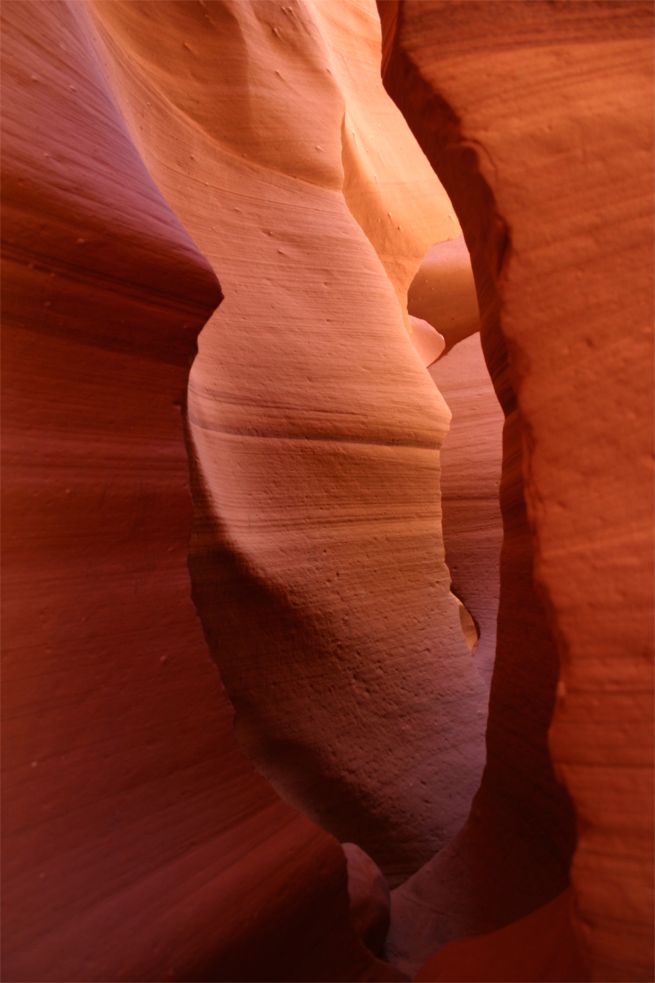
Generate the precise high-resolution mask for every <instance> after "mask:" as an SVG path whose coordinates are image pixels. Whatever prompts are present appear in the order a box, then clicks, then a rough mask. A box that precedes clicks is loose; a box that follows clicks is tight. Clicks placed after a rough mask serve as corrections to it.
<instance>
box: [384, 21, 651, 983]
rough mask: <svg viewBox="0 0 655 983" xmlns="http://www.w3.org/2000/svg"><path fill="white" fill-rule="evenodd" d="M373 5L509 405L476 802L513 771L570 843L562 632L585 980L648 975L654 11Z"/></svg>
mask: <svg viewBox="0 0 655 983" xmlns="http://www.w3.org/2000/svg"><path fill="white" fill-rule="evenodd" d="M382 12H383V17H384V20H385V22H386V24H387V27H388V37H387V43H386V45H385V48H386V62H387V74H386V84H387V86H388V88H389V89H390V91H391V92H392V93H393V95H394V97H395V98H396V100H397V101H398V103H399V105H400V106H401V108H402V110H403V113H404V114H405V116H406V118H407V119H408V121H409V123H410V125H411V126H412V129H413V130H414V132H415V134H416V135H417V136H418V138H419V140H420V142H421V144H422V146H423V148H424V150H425V151H426V153H427V155H428V157H429V158H430V160H431V162H432V163H433V165H434V167H435V169H436V171H437V173H438V174H439V176H440V177H441V179H442V181H443V183H444V186H445V187H446V189H447V190H448V192H449V194H450V196H451V198H452V200H453V203H454V205H455V207H456V209H457V212H458V215H459V218H460V221H461V222H462V227H463V230H464V234H465V237H466V241H467V244H468V246H469V248H470V251H471V258H472V262H473V270H474V273H475V277H476V285H477V288H478V297H479V301H480V308H481V314H482V337H483V345H484V348H485V354H486V357H487V362H488V364H489V366H490V369H491V371H492V375H493V377H494V383H495V386H496V389H497V392H498V394H499V397H500V398H501V401H502V402H503V405H504V407H505V410H506V413H507V414H508V418H507V423H506V436H505V451H504V465H503V491H502V492H501V497H502V500H503V503H504V504H503V512H504V517H505V541H504V546H503V558H502V561H501V601H500V616H499V638H498V656H497V667H496V673H495V675H494V682H493V686H492V695H491V705H490V724H489V732H488V766H487V772H486V775H485V781H484V782H483V792H482V793H481V796H480V798H479V800H478V805H480V804H482V801H483V796H484V790H485V788H489V789H493V788H500V787H502V788H503V789H504V794H505V795H507V796H511V797H512V799H513V800H514V805H515V807H518V809H519V811H520V812H521V813H522V814H523V815H524V816H527V815H528V814H529V812H530V811H531V810H532V812H533V816H534V820H535V823H537V824H538V828H539V833H538V834H537V835H539V836H540V837H541V839H542V842H548V840H549V839H550V841H551V842H552V843H553V844H555V842H556V841H557V840H559V842H560V844H561V847H559V848H558V849H559V850H561V849H562V848H564V846H565V844H566V839H567V835H566V823H565V816H564V813H563V812H562V809H561V808H559V807H558V808H557V809H556V810H555V811H553V807H554V806H555V802H556V800H555V798H553V793H554V790H555V787H554V786H553V785H552V783H551V782H549V781H546V783H545V784H543V782H544V778H545V776H546V774H547V771H548V756H547V749H546V745H545V740H544V738H545V728H546V727H547V726H548V724H549V722H550V717H551V705H552V704H553V702H554V696H555V694H554V687H555V678H556V675H557V660H556V657H555V653H554V649H553V646H552V645H549V644H548V643H547V638H548V626H550V628H551V630H552V631H553V633H554V635H555V637H556V639H557V652H558V653H559V658H560V659H561V668H560V669H559V682H558V684H557V704H556V708H555V717H554V723H553V727H552V731H551V735H550V746H551V749H552V755H553V760H554V762H555V765H556V768H557V772H558V775H559V776H560V777H561V778H562V779H563V780H564V781H565V782H566V785H567V787H568V789H569V790H570V792H571V795H572V797H573V800H574V802H575V806H576V810H577V816H578V839H577V846H576V852H575V857H574V860H573V867H572V882H573V907H572V908H571V913H572V918H573V926H574V929H575V934H576V937H577V938H578V939H579V941H580V942H581V943H582V945H583V948H584V953H585V958H586V960H587V961H588V962H589V965H590V969H591V973H592V974H593V978H594V979H602V980H606V981H607V980H626V979H630V980H648V979H651V974H652V907H651V904H652V901H651V898H650V896H649V895H650V889H649V885H650V884H651V878H652V840H651V838H650V834H649V832H648V831H649V830H651V829H652V805H653V795H652V770H651V769H652V755H651V742H652V667H651V661H650V656H649V652H650V651H651V649H652V621H651V615H650V611H651V605H652V596H653V578H652V562H651V561H652V529H651V522H652V504H653V502H652V470H651V465H652V461H651V459H650V458H651V454H650V447H651V436H652V406H651V403H650V398H649V391H650V385H651V381H652V380H651V372H650V366H651V365H652V336H651V331H650V328H649V322H650V318H651V313H652V311H651V301H652V296H651V289H650V282H649V278H650V274H651V272H652V265H653V264H652V256H653V241H652V226H651V223H650V219H649V209H651V207H652V181H651V161H652V140H653V129H652V106H651V102H650V99H649V96H648V93H651V92H652V82H653V52H652V44H651V37H652V10H651V9H650V8H649V7H647V6H646V5H643V4H639V3H620V4H613V3H607V4H577V3H573V4H565V5H552V4H547V3H531V4H522V3H503V4H500V5H497V4H496V5H493V6H492V5H489V4H484V3H466V4H459V3H430V4H423V3H412V2H407V3H404V4H402V5H401V6H400V7H399V8H398V7H397V6H396V5H392V4H384V3H383V4H382ZM619 420H622V421H629V423H628V425H627V428H626V426H624V425H620V424H619V423H618V421H619ZM521 476H523V480H524V482H525V499H526V501H527V504H528V514H529V522H530V528H529V529H528V525H527V524H526V521H525V518H524V517H523V516H524V515H525V513H524V507H523V505H522V504H521V498H522V497H523V496H522V494H521ZM526 518H527V517H526ZM531 543H533V544H534V548H535V571H536V577H537V580H538V583H539V595H538V596H537V595H535V594H534V593H533V592H532V591H531V589H530V588H529V579H530V578H531V570H532V561H531V559H530V552H531V548H532V547H531ZM521 577H522V578H523V581H524V582H523V589H524V591H527V593H525V594H524V596H523V597H519V595H518V594H517V593H516V591H517V588H518V586H519V583H520V578H521ZM538 597H543V598H544V601H545V603H546V604H547V609H548V617H547V620H546V618H545V617H544V616H543V614H542V615H539V619H538V624H539V632H538V633H536V625H537V622H534V621H533V626H532V627H529V624H528V620H527V619H528V618H532V617H533V615H531V614H530V612H531V611H532V612H533V614H534V615H535V616H536V615H537V611H538V604H539V600H538ZM519 613H520V620H519ZM528 629H529V630H528ZM538 639H540V640H541V641H540V642H539V645H540V647H541V652H540V653H537V652H536V650H535V641H536V640H538ZM544 644H545V645H546V647H545V648H544ZM539 667H541V671H542V682H541V684H539V685H537V684H536V673H537V671H538V669H539ZM539 690H541V694H542V695H541V697H540V696H539ZM529 718H532V719H529ZM540 735H542V736H540ZM519 776H520V777H519ZM549 785H550V789H551V792H550V793H547V792H546V790H547V788H548V786H549ZM549 801H550V802H551V803H552V806H549V804H548V803H549ZM531 803H532V804H531ZM536 803H540V804H539V805H536ZM564 812H565V810H564ZM558 813H559V818H558ZM474 815H475V810H474ZM562 822H564V825H562ZM558 826H559V827H560V828H561V829H562V834H558V833H557V832H556V829H557V827H558ZM561 856H562V859H565V856H566V853H565V852H564V853H563V854H561ZM533 867H534V864H533ZM554 886H555V885H554V884H553V885H552V887H553V888H554ZM489 888H490V889H491V891H492V892H493V885H489ZM551 889H552V888H551ZM425 890H426V892H427V894H429V885H428V886H427V887H426V888H425ZM489 896H493V895H489ZM526 910H529V909H526ZM506 913H507V911H506ZM508 938H509V936H508ZM451 969H452V966H451ZM448 978H453V979H454V978H457V977H454V976H449V977H448ZM459 978H460V979H463V978H467V979H470V978H472V977H470V976H467V977H463V976H460V977H459ZM537 978H538V977H537ZM549 978H551V977H549ZM558 978H560V977H558Z"/></svg>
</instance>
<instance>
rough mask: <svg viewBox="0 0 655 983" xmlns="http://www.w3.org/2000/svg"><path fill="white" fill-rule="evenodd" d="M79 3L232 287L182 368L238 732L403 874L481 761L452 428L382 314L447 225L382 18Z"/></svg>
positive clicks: (480, 698) (208, 597)
mask: <svg viewBox="0 0 655 983" xmlns="http://www.w3.org/2000/svg"><path fill="white" fill-rule="evenodd" d="M93 10H94V13H95V18H96V24H97V26H98V30H99V35H100V37H101V38H102V42H103V44H104V46H105V50H106V53H107V61H108V71H109V72H110V75H111V78H112V83H113V85H114V86H115V89H116V92H117V93H118V96H119V98H120V100H121V104H122V106H123V109H124V112H125V113H126V115H128V116H129V118H130V119H131V121H132V130H133V133H134V134H135V138H136V139H137V140H138V141H139V145H140V146H141V148H142V151H143V154H144V157H145V159H146V161H147V162H148V165H149V167H150V168H151V170H152V173H153V174H154V176H155V178H156V180H157V183H158V185H159V187H161V188H162V190H163V192H164V194H165V195H166V197H167V198H168V200H169V201H170V202H171V204H172V206H173V208H174V210H175V211H176V212H177V213H178V214H179V215H180V217H181V218H182V220H183V221H184V223H185V225H186V226H187V228H188V229H189V230H190V231H191V233H192V235H193V238H194V240H195V241H196V242H197V243H198V246H199V247H200V249H201V250H202V252H203V253H204V255H205V256H206V257H207V258H208V260H209V261H210V263H211V265H212V267H213V268H214V269H216V270H217V271H219V273H220V279H221V284H222V287H223V291H224V294H225V301H224V303H223V304H222V305H221V308H220V311H219V312H218V314H217V315H216V316H215V317H214V318H212V319H211V321H210V322H209V324H208V325H207V327H206V328H205V330H204V331H203V334H202V337H201V338H200V344H199V356H198V358H197V359H196V361H195V363H194V366H193V369H192V372H191V379H190V388H189V427H190V434H191V441H192V447H193V454H194V461H195V468H196V471H197V474H196V485H197V487H196V493H195V499H196V531H195V535H194V542H193V547H192V575H193V580H194V596H195V599H196V603H197V605H198V608H199V610H200V612H201V616H202V619H203V625H204V628H205V632H206V634H207V637H208V640H209V642H210V645H211V648H212V651H213V652H214V654H215V656H216V658H217V660H218V663H219V665H220V668H221V674H222V677H223V679H224V681H225V684H226V687H227V689H228V692H229V693H230V696H231V698H232V700H233V702H234V704H235V707H236V709H237V730H238V733H239V735H240V737H241V740H242V743H243V745H244V747H246V748H247V750H248V753H249V755H250V756H251V758H252V760H254V761H255V762H256V763H257V765H258V767H260V768H261V770H262V771H263V772H264V773H265V774H266V775H267V776H269V777H270V778H271V780H272V781H274V783H275V784H276V786H277V788H278V789H280V790H281V791H282V792H283V794H284V795H285V796H286V797H287V798H289V799H290V800H291V801H293V802H294V803H296V804H298V805H300V806H301V807H302V808H304V809H305V810H307V811H308V812H309V813H310V814H311V815H312V816H314V817H315V818H317V819H319V820H320V821H321V823H322V824H323V825H324V826H326V827H327V828H328V829H330V830H332V831H333V832H335V833H336V834H337V835H338V836H340V837H341V838H343V839H346V840H351V841H356V842H358V843H360V844H361V845H362V846H363V847H364V848H365V849H366V850H367V852H369V853H370V854H371V856H373V857H374V859H376V860H377V861H378V862H379V863H380V865H381V866H382V867H383V869H384V870H385V871H386V872H387V873H388V874H389V875H390V876H392V877H394V878H398V877H401V876H404V875H405V874H406V873H408V872H409V871H411V870H413V869H415V868H416V866H417V865H418V864H419V863H420V862H421V861H423V860H425V859H427V858H428V857H429V856H430V855H431V854H432V853H433V852H434V851H435V849H437V848H438V847H439V846H441V845H442V844H443V843H444V842H445V841H446V840H447V838H448V837H449V836H450V835H451V834H452V832H454V831H455V830H456V829H457V827H458V826H459V825H460V824H461V822H462V820H463V819H464V817H465V816H466V813H467V811H468V807H469V803H470V800H471V797H472V795H473V793H474V791H475V789H476V787H477V784H478V781H479V774H480V770H481V765H482V757H483V741H482V734H483V725H484V712H485V711H484V687H483V685H482V682H481V680H479V677H478V675H477V674H476V672H475V670H474V668H473V666H472V663H471V659H470V655H469V652H468V649H467V647H466V644H465V642H464V639H463V637H462V632H461V628H460V624H459V617H458V611H457V603H456V601H455V599H454V598H453V597H452V596H451V595H450V593H449V580H450V577H449V573H448V571H447V569H446V567H445V565H444V562H443V545H442V538H441V524H440V519H441V514H440V504H439V492H438V489H439V460H438V452H437V449H438V447H439V445H440V443H441V441H442V439H443V436H444V434H445V432H446V430H447V426H448V418H449V413H448V411H447V409H446V407H445V404H444V402H443V400H442V399H441V397H440V396H439V394H438V391H437V389H436V388H435V387H434V385H433V383H432V381H431V380H430V379H429V377H428V375H427V374H426V373H425V371H424V369H423V367H422V366H421V364H420V361H419V359H418V358H417V356H416V355H415V353H414V351H413V349H412V345H411V342H410V340H409V337H408V333H407V331H406V330H405V325H404V321H405V320H406V315H405V313H404V311H403V309H402V306H401V303H400V302H399V299H401V298H403V297H404V296H405V294H406V290H407V287H408V285H409V281H410V280H411V278H412V276H413V275H414V273H415V271H416V268H417V267H418V265H419V263H420V260H421V258H422V257H423V255H424V254H425V251H426V249H427V247H428V246H429V245H430V243H433V242H435V241H436V240H437V239H438V238H439V234H440V230H442V231H441V235H443V236H445V235H447V234H450V233H449V230H450V229H451V228H452V230H453V232H454V233H457V232H458V226H457V225H456V222H455V220H454V219H453V218H452V210H451V209H450V206H449V205H448V204H447V201H446V199H445V198H444V196H443V192H442V190H441V187H440V185H439V184H438V182H437V181H436V179H435V178H434V177H433V176H431V175H430V174H429V172H428V171H427V168H426V163H425V160H424V158H423V157H422V155H421V154H420V152H418V151H417V150H416V149H415V147H414V145H413V144H412V142H411V141H410V140H409V138H408V135H407V131H406V128H405V125H404V123H403V122H402V120H401V118H400V116H399V114H398V113H397V111H396V110H395V109H393V107H390V103H389V100H388V97H387V96H386V95H385V93H384V91H383V89H382V86H381V83H380V78H379V44H380V41H379V30H380V29H379V22H378V20H377V15H376V12H375V7H374V5H373V4H372V3H369V2H365V3H364V2H362V3H360V2H355V0H353V2H351V3H343V4H341V3H340V4H333V3H320V4H318V5H315V4H313V3H293V2H290V3H288V4H269V3H255V4H252V5H251V4H244V3H234V4H231V3H220V4H216V5H204V4H195V3H182V4H179V5H175V4H172V5H166V6H164V5H156V6H155V5H153V4H149V3H146V4H141V3H134V2H130V3H94V4H93ZM355 37H356V38H358V46H357V52H356V57H355V54H353V53H352V52H351V48H352V44H353V39H354V38H355ZM218 66H220V70H218ZM246 66H247V71H246ZM364 110H366V116H365V115H364ZM344 119H346V121H347V123H348V122H349V124H352V129H353V130H354V134H355V135H354V137H353V135H352V131H350V130H348V133H350V136H348V138H347V141H346V138H345V137H344V126H343V124H344ZM385 130H387V132H385ZM379 140H382V144H378V141H379ZM378 146H382V147H383V148H384V153H383V154H382V153H381V151H379V150H378V149H376V148H377V147H378ZM394 147H396V148H397V150H395V151H394V152H392V151H393V148H394ZM415 176H417V177H418V179H417V183H416V185H415V184H414V178H415ZM375 177H377V178H378V180H377V182H376V181H375ZM402 189H404V190H402ZM406 199H407V200H408V201H409V202H410V205H409V206H407V205H405V206H403V207H404V208H405V209H406V210H407V216H408V221H404V216H403V215H402V214H397V213H398V212H399V209H400V203H401V202H402V201H405V200H406ZM381 202H382V203H384V204H386V205H387V207H386V208H384V209H383V210H382V216H381V217H380V203H381ZM435 203H437V205H438V207H437V208H436V211H435V207H434V205H435ZM386 212H391V215H390V216H389V215H387V214H386ZM435 215H436V218H435ZM394 219H395V221H394ZM399 225H400V226H401V228H400V229H399V228H398V226H399ZM403 226H404V227H403Z"/></svg>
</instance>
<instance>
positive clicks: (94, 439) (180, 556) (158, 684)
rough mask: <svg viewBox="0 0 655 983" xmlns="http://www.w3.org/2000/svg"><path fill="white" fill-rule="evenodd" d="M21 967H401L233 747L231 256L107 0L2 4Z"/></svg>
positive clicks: (7, 531)
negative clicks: (202, 240)
mask: <svg viewBox="0 0 655 983" xmlns="http://www.w3.org/2000/svg"><path fill="white" fill-rule="evenodd" d="M2 12H3V17H4V21H5V23H4V38H3V74H4V79H3V95H4V115H5V123H4V130H3V170H4V174H3V191H4V193H5V197H6V201H5V208H4V216H3V218H4V221H3V237H4V243H3V252H4V264H5V265H4V274H3V288H4V289H3V294H4V298H3V299H4V311H3V314H4V339H3V340H4V344H3V349H4V351H3V355H4V359H3V372H4V380H3V386H4V406H3V410H4V412H3V427H4V434H3V450H4V455H5V460H4V472H5V473H4V505H5V516H4V518H5V522H4V542H3V550H4V559H3V594H4V603H5V614H4V619H3V627H4V633H5V634H4V640H5V645H4V653H3V659H4V664H3V701H4V702H3V713H2V725H3V732H4V735H3V736H4V741H3V782H2V806H3V834H4V841H3V849H4V853H3V864H2V877H3V978H5V979H7V980H12V981H36V980H39V981H45V980H48V981H50V980H52V981H55V980H60V981H71V980H79V981H84V983H88V981H91V980H97V981H107V980H112V981H115V980H139V981H142V980H163V979H179V980H190V979H194V980H218V979H226V980H227V979H229V980H234V979H240V980H261V979H267V980H268V979H271V980H273V979H277V980H290V979H309V978H311V979H330V980H332V979H342V980H352V979H354V978H356V979H371V978H374V979H376V980H377V979H394V978H397V975H398V974H396V973H395V972H394V971H391V970H390V969H389V968H388V967H385V966H384V964H382V963H379V962H376V961H374V960H373V959H372V958H371V957H370V955H369V954H368V953H367V951H366V950H365V949H364V947H363V946H362V945H361V943H360V942H359V941H358V940H357V938H356V937H355V935H354V933H353V931H352V929H351V926H350V923H349V911H348V898H347V891H346V871H345V863H344V859H343V856H342V851H341V849H340V847H339V846H338V844H337V843H335V841H334V840H332V838H331V837H329V836H327V835H326V834H325V833H323V832H322V831H321V830H319V829H317V828H316V827H315V826H313V825H312V824H311V823H310V822H308V821H307V820H306V819H304V818H303V817H301V816H300V815H299V814H298V813H296V812H294V811H293V810H292V809H290V808H289V807H288V806H286V805H284V804H283V803H282V802H280V800H279V799H278V798H277V797H276V796H275V794H274V793H273V792H272V789H271V788H270V786H269V785H268V784H267V783H266V782H265V781H264V780H263V779H261V778H260V777H259V776H257V775H256V774H255V773H254V772H253V770H252V768H251V767H250V766H249V764H248V763H247V762H246V760H245V758H244V757H243V755H242V753H241V752H240V751H239V749H238V748H237V745H236V743H235V740H234V737H233V733H232V709H231V707H230V705H229V703H228V701H227V699H226V698H225V696H224V693H223V692H222V690H221V687H220V683H219V680H218V677H217V674H216V671H215V669H214V667H213V666H212V664H211V661H210V658H209V655H208V653H207V651H206V647H205V644H204V642H203V639H202V633H201V630H200V624H199V621H198V619H197V616H196V613H195V611H194V608H193V605H192V602H191V599H190V591H189V583H188V575H187V569H186V564H187V551H188V539H189V532H190V525H191V499H190V495H189V489H188V478H187V459H186V453H185V448H184V437H183V428H182V422H181V419H180V404H181V403H182V402H183V401H184V392H185V387H186V382H187V375H188V367H189V364H190V361H191V359H192V358H193V356H194V353H195V348H196V337H197V334H198V332H199V331H200V329H201V327H202V325H203V323H204V321H205V320H206V319H207V317H208V316H210V314H211V313H212V311H213V310H214V309H215V308H216V306H217V305H218V304H219V302H220V300H221V292H220V289H219V286H218V283H217V280H216V277H215V276H214V274H213V273H212V271H211V269H210V268H209V266H208V264H207V262H206V260H205V259H204V258H203V257H202V255H201V254H200V252H199V251H198V249H197V247H196V246H195V245H194V243H193V242H192V241H191V239H190V238H189V235H188V233H187V232H185V230H184V229H183V228H182V226H181V224H180V222H179V221H178V220H177V219H176V218H175V216H174V215H173V213H172V212H171V210H170V208H169V207H168V206H167V204H166V203H165V202H164V200H163V198H162V196H161V194H160V192H159V191H158V190H157V188H156V186H155V185H154V184H153V181H152V179H151V178H150V176H149V175H148V172H147V171H146V169H145V167H144V165H143V163H142V160H141V158H140V156H139V154H138V153H137V151H136V150H135V147H134V144H133V142H132V140H131V138H130V136H129V134H128V132H127V129H126V126H125V122H124V119H123V117H122V115H121V113H120V111H119V110H118V108H117V106H116V103H115V102H114V100H113V97H112V95H111V94H110V91H109V90H108V88H107V84H106V81H105V77H104V74H103V70H102V68H101V65H100V62H99V59H98V55H97V53H96V50H95V48H94V44H93V40H92V33H91V31H90V24H89V22H88V19H87V12H86V9H85V7H83V6H82V5H80V4H77V3H71V4H51V3H34V4H32V3H22V2H21V3H7V4H4V5H3V11H2Z"/></svg>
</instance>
